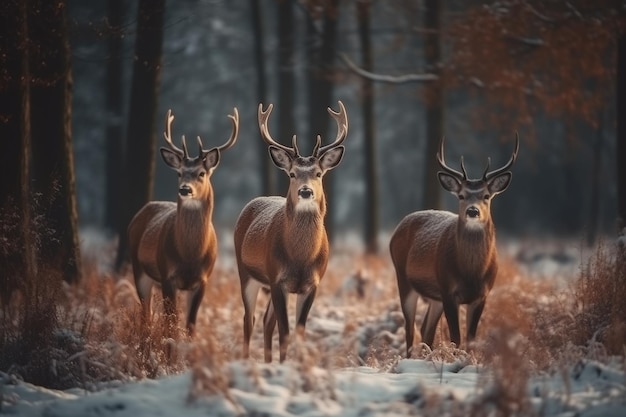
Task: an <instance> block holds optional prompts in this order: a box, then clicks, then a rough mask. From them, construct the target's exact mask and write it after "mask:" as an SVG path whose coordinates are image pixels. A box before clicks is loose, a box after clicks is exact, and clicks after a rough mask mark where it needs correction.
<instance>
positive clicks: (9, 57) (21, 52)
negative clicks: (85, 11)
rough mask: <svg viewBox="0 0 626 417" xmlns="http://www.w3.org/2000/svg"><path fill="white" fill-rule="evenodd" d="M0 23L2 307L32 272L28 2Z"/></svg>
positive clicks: (11, 7)
mask: <svg viewBox="0 0 626 417" xmlns="http://www.w3.org/2000/svg"><path fill="white" fill-rule="evenodd" d="M0 13H2V24H1V25H0V45H3V48H2V50H3V53H2V54H1V56H0V68H3V72H2V83H1V84H0V85H2V87H1V88H0V137H1V138H4V140H3V141H2V143H3V149H2V152H0V164H1V166H2V167H3V173H2V175H1V176H0V229H1V230H2V231H3V234H2V238H3V239H5V241H4V242H5V243H3V244H0V302H1V303H2V307H3V308H6V307H7V305H8V303H9V301H10V300H11V296H12V294H13V292H14V291H15V290H17V289H20V288H21V289H22V290H26V291H27V290H28V288H29V287H31V286H32V283H33V282H34V279H35V275H36V268H35V266H36V263H35V259H36V258H35V251H36V250H35V246H34V244H33V240H32V235H31V230H32V224H31V223H32V222H31V220H32V215H31V205H30V194H31V193H30V151H31V143H30V141H31V137H30V85H29V81H30V72H29V65H28V48H27V44H28V43H27V40H28V25H27V2H26V1H19V0H9V1H8V2H7V3H6V4H5V5H4V7H3V10H2V12H0Z"/></svg>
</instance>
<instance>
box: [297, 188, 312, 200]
mask: <svg viewBox="0 0 626 417" xmlns="http://www.w3.org/2000/svg"><path fill="white" fill-rule="evenodd" d="M298 197H301V198H304V199H309V198H311V197H313V190H312V189H310V188H309V187H302V188H300V189H299V190H298Z"/></svg>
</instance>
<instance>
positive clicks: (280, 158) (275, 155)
mask: <svg viewBox="0 0 626 417" xmlns="http://www.w3.org/2000/svg"><path fill="white" fill-rule="evenodd" d="M268 151H269V153H270V158H272V162H274V165H276V166H277V167H278V168H280V169H282V170H284V171H285V172H289V169H290V168H291V155H289V153H288V152H287V151H285V150H284V149H280V148H279V147H277V146H274V145H270V146H269V147H268Z"/></svg>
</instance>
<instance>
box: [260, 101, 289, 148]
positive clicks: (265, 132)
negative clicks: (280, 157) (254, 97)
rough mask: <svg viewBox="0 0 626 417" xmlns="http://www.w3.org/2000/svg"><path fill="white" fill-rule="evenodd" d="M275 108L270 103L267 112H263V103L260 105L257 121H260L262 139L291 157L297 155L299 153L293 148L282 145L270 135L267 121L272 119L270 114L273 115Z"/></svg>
mask: <svg viewBox="0 0 626 417" xmlns="http://www.w3.org/2000/svg"><path fill="white" fill-rule="evenodd" d="M273 108H274V105H273V104H272V103H270V104H269V105H268V106H267V110H265V111H263V103H259V110H258V113H257V119H258V121H259V130H260V131H261V137H262V138H263V140H264V141H265V143H267V144H268V145H273V146H276V147H277V148H280V149H282V150H284V151H286V152H289V154H290V155H295V154H297V152H296V151H295V150H294V149H293V148H290V147H289V146H285V145H281V144H280V143H278V142H276V141H275V140H274V139H272V136H271V135H270V132H269V129H268V127H267V121H268V119H269V117H270V114H271V113H272V109H273Z"/></svg>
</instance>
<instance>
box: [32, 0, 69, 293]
mask: <svg viewBox="0 0 626 417" xmlns="http://www.w3.org/2000/svg"><path fill="white" fill-rule="evenodd" d="M66 6H67V4H66V3H65V0H33V1H32V3H31V4H30V7H29V15H28V19H29V34H30V45H31V51H30V71H31V75H32V84H31V103H30V104H31V132H32V143H33V147H32V158H33V160H32V163H33V164H32V172H33V178H34V187H35V189H36V191H37V192H38V193H39V197H38V201H37V204H36V205H35V206H39V205H40V206H41V207H42V209H43V210H42V211H43V214H44V219H45V223H44V224H40V225H37V226H39V227H38V233H39V234H40V238H41V248H40V261H41V265H42V266H44V267H50V268H52V270H54V271H59V272H60V273H61V274H62V277H63V279H65V280H66V281H68V282H76V281H77V280H78V279H79V278H80V271H81V265H80V248H79V242H78V211H77V204H76V192H75V177H74V157H73V148H72V130H71V112H72V91H71V90H72V73H71V67H70V49H69V43H68V36H67V19H66V14H65V13H66V9H67V7H66Z"/></svg>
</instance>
